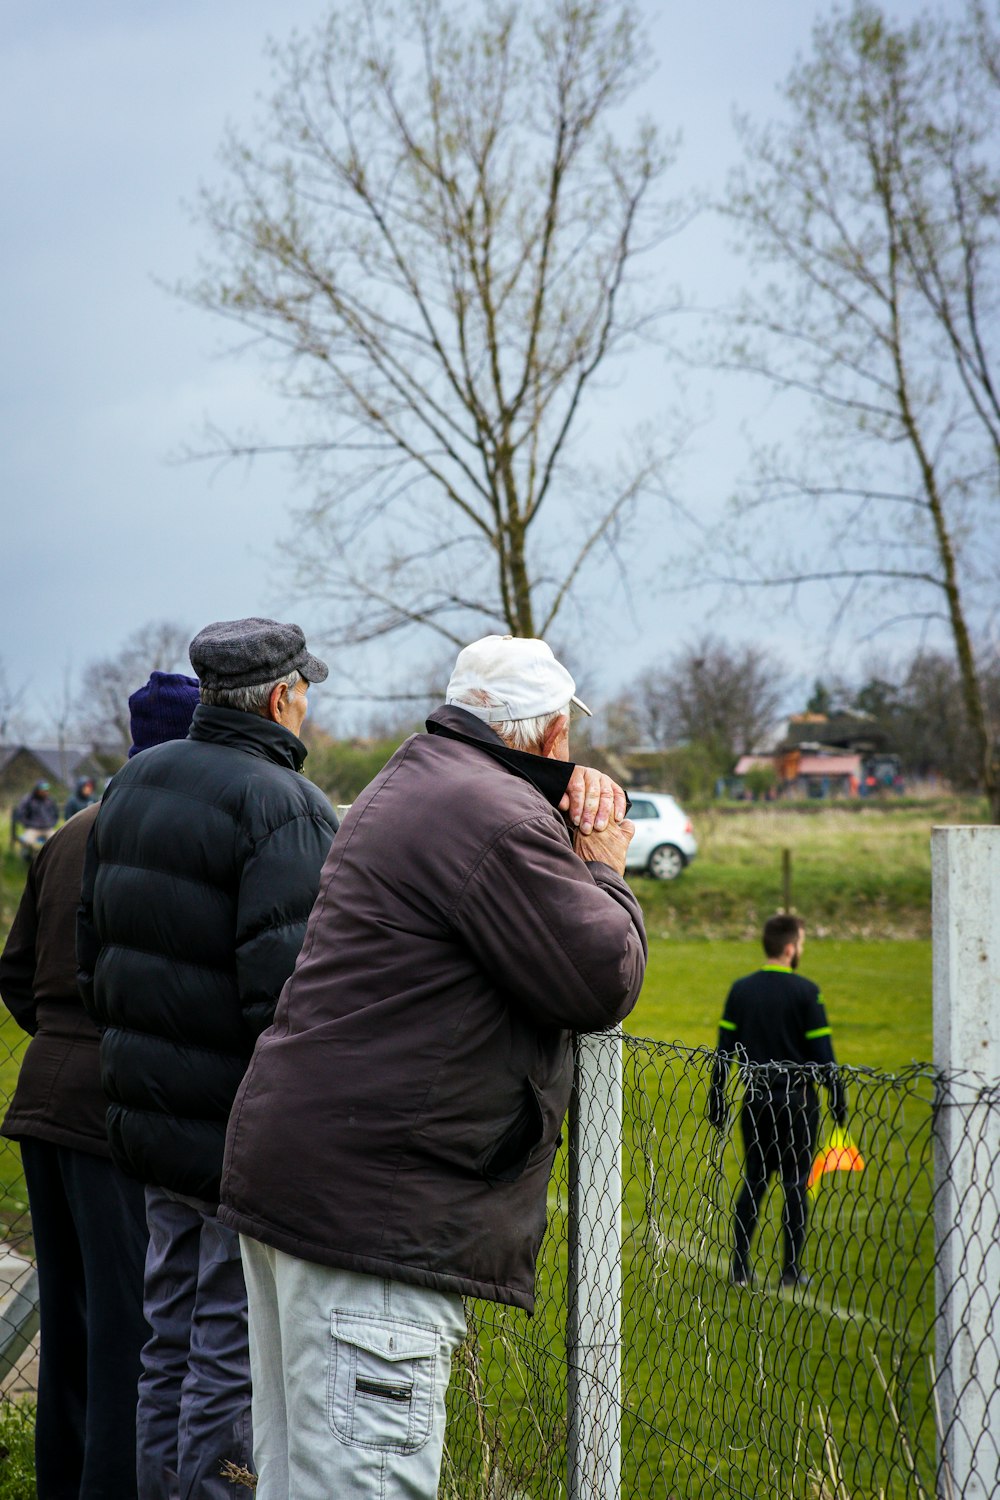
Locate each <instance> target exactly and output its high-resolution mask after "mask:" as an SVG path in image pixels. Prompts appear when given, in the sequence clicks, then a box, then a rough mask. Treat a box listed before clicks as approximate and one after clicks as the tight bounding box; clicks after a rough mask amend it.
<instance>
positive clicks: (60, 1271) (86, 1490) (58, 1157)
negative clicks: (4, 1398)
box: [20, 1138, 149, 1500]
mask: <svg viewBox="0 0 1000 1500" xmlns="http://www.w3.org/2000/svg"><path fill="white" fill-rule="evenodd" d="M20 1146H21V1160H22V1162H23V1163H24V1176H25V1180H26V1182H27V1185H28V1202H29V1205H30V1208H31V1224H32V1231H33V1234H34V1239H35V1257H36V1263H37V1267H38V1289H39V1316H40V1320H41V1338H40V1342H41V1350H40V1356H39V1366H38V1411H37V1416H36V1427H35V1465H36V1471H37V1478H38V1500H134V1496H135V1494H136V1474H135V1408H136V1386H137V1383H138V1379H139V1351H140V1350H141V1348H142V1346H143V1344H144V1342H145V1340H146V1338H147V1337H148V1335H149V1328H148V1325H147V1323H146V1321H145V1318H144V1317H143V1313H142V1272H143V1262H144V1259H145V1254H146V1238H147V1235H146V1213H145V1203H144V1197H143V1190H142V1187H141V1186H140V1184H139V1183H137V1182H131V1181H130V1180H129V1179H128V1178H127V1177H125V1176H123V1175H122V1173H121V1172H119V1171H118V1169H117V1168H116V1167H114V1166H112V1164H111V1162H110V1161H107V1160H106V1159H105V1158H104V1157H100V1156H92V1155H90V1154H89V1153H87V1152H85V1151H75V1150H73V1149H72V1148H71V1147H69V1146H54V1145H52V1144H50V1143H49V1142H48V1141H38V1140H32V1139H27V1138H25V1139H24V1140H22V1141H21V1142H20Z"/></svg>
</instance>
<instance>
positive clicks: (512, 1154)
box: [480, 1078, 545, 1182]
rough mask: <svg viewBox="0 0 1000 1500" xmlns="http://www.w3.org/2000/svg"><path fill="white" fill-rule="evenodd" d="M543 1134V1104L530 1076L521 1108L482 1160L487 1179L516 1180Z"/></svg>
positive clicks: (484, 1174)
mask: <svg viewBox="0 0 1000 1500" xmlns="http://www.w3.org/2000/svg"><path fill="white" fill-rule="evenodd" d="M544 1133H545V1120H544V1117H543V1115H542V1107H541V1105H540V1104H539V1102H538V1095H537V1093H536V1092H535V1086H534V1084H533V1083H532V1082H531V1079H530V1078H529V1079H527V1080H526V1081H525V1085H524V1099H523V1101H522V1104H521V1108H520V1109H519V1110H518V1112H517V1114H516V1116H515V1117H514V1120H513V1122H512V1123H511V1124H510V1125H508V1126H507V1128H506V1129H505V1130H504V1132H503V1134H502V1135H501V1136H500V1139H499V1140H498V1141H497V1142H496V1144H495V1145H494V1146H492V1147H491V1148H490V1150H489V1152H488V1153H487V1155H486V1157H485V1159H484V1161H483V1164H482V1167H481V1169H480V1170H481V1172H482V1175H483V1176H484V1177H485V1178H486V1180H487V1182H516V1181H517V1179H518V1178H519V1177H520V1175H521V1173H522V1172H523V1171H524V1169H525V1167H526V1166H527V1164H528V1157H529V1156H530V1155H531V1153H532V1151H534V1149H535V1147H536V1146H537V1145H538V1144H539V1143H540V1141H541V1139H542V1136H543V1135H544Z"/></svg>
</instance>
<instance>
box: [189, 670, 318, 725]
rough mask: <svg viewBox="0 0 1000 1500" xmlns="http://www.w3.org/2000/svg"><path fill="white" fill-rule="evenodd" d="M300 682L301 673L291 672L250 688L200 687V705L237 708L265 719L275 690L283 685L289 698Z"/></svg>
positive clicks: (256, 683) (257, 683)
mask: <svg viewBox="0 0 1000 1500" xmlns="http://www.w3.org/2000/svg"><path fill="white" fill-rule="evenodd" d="M301 680H302V673H301V672H295V671H292V672H289V673H288V674H287V676H285V677H276V678H275V679H274V681H273V682H255V683H254V684H253V686H252V687H238V688H207V687H202V688H201V690H200V693H199V696H200V698H201V701H202V703H206V704H208V705H210V706H211V707H212V708H237V709H239V711H240V712H241V713H244V714H256V715H257V717H258V718H261V719H266V718H267V705H268V703H269V702H270V698H271V694H272V693H273V692H274V690H275V688H276V687H280V686H281V684H282V683H284V685H285V686H286V687H287V689H288V694H289V697H291V695H292V693H293V692H294V691H295V687H296V684H297V683H299V682H301Z"/></svg>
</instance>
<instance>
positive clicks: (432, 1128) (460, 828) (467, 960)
mask: <svg viewBox="0 0 1000 1500" xmlns="http://www.w3.org/2000/svg"><path fill="white" fill-rule="evenodd" d="M428 728H429V729H430V730H431V733H430V734H427V735H415V736H413V737H412V738H411V739H409V740H407V741H406V743H405V744H404V745H402V746H401V747H400V749H399V750H398V751H397V752H396V754H395V755H394V756H393V757H392V759H391V760H390V761H389V763H388V765H387V766H386V767H385V769H384V770H383V771H382V772H381V774H380V775H379V776H378V777H376V779H375V780H374V781H373V782H372V783H371V785H370V786H369V787H368V788H367V789H366V791H365V792H364V793H363V794H362V795H361V797H360V798H359V799H358V801H357V802H356V803H355V804H354V807H353V808H352V810H351V812H350V813H349V814H348V816H347V818H346V819H345V821H344V824H343V827H342V829H341V831H340V833H339V834H338V836H337V838H336V839H335V840H334V844H333V847H332V849H331V852H330V855H329V857H328V859H327V861H326V864H325V866H324V869H323V874H322V877H321V880H320V888H319V894H318V896H317V898H316V904H315V906H314V907H313V911H312V915H311V917H310V919H309V926H308V928H307V931H306V937H305V942H304V944H303V948H302V953H301V955H300V957H299V961H298V963H297V965H296V968H295V972H294V974H293V975H292V977H291V979H290V980H289V981H288V983H287V984H286V985H285V988H284V990H283V992H282V996H281V1000H280V1001H279V1004H278V1009H277V1013H276V1015H275V1020H274V1025H273V1026H272V1027H271V1028H270V1029H269V1030H268V1031H266V1032H264V1034H263V1035H262V1036H261V1038H260V1040H259V1041H258V1044H257V1047H256V1050H255V1053H254V1057H253V1060H252V1062H251V1064H250V1068H249V1070H248V1072H247V1075H246V1078H245V1080H244V1082H243V1084H242V1086H241V1088H240V1091H239V1093H238V1095H237V1098H236V1102H235V1104H234V1106H233V1112H232V1116H231V1118H230V1125H229V1133H228V1137H227V1142H226V1158H225V1165H224V1168H223V1178H222V1205H223V1206H222V1208H221V1210H220V1214H219V1217H220V1219H221V1220H222V1221H223V1222H224V1223H227V1224H229V1225H230V1226H232V1227H234V1228H236V1229H239V1230H240V1231H241V1232H243V1233H245V1234H248V1235H250V1236H252V1237H254V1238H257V1239H259V1240H262V1241H263V1242H264V1243H265V1244H269V1245H272V1246H275V1247H276V1248H278V1249H280V1250H284V1251H286V1252H288V1253H289V1254H291V1255H295V1256H297V1257H299V1258H300V1259H302V1260H308V1261H314V1262H318V1263H320V1264H323V1265H330V1266H338V1267H343V1268H347V1269H350V1270H356V1271H362V1272H367V1273H370V1274H374V1275H378V1276H387V1277H391V1278H394V1279H396V1280H400V1281H407V1282H413V1283H416V1284H418V1285H421V1286H429V1287H436V1288H439V1289H442V1290H446V1291H452V1292H460V1293H464V1294H468V1295H472V1296H476V1297H485V1298H488V1299H490V1300H493V1301H497V1302H507V1303H512V1304H514V1305H516V1306H520V1307H524V1308H527V1309H528V1310H529V1311H530V1310H531V1308H532V1306H533V1301H534V1268H535V1257H536V1255H537V1252H538V1247H539V1244H540V1242H541V1238H542V1234H543V1232H544V1229H545V1198H546V1184H547V1181H548V1177H549V1171H550V1169H551V1166H552V1160H553V1156H554V1154H555V1150H556V1145H557V1142H558V1136H559V1130H560V1126H561V1123H562V1119H563V1116H564V1114H565V1111H566V1107H567V1104H568V1102H569V1094H570V1087H571V1083H572V1049H571V1032H573V1031H596V1030H601V1029H603V1028H605V1027H608V1026H612V1025H614V1023H615V1022H617V1021H619V1020H621V1019H622V1017H623V1016H625V1015H627V1014H628V1012H629V1011H630V1010H631V1009H632V1006H633V1005H634V1004H635V1001H636V999H637V997H638V994H639V989H640V986H641V984H642V978H643V971H644V968H645V959H646V940H645V934H644V931H643V926H642V917H641V914H640V910H639V905H638V902H637V901H636V899H635V897H634V896H633V894H632V892H631V891H630V889H629V887H628V886H627V885H626V883H625V881H624V880H622V879H621V878H620V877H619V876H618V875H616V874H615V873H614V872H613V871H612V870H611V869H609V868H608V866H606V865H602V864H586V863H584V861H583V860H581V859H580V858H578V856H577V855H576V854H575V853H574V852H573V848H572V844H571V841H570V837H569V834H568V832H567V828H566V824H565V822H564V820H563V818H562V816H561V815H560V814H559V812H558V811H557V810H556V804H557V803H558V801H559V799H560V797H561V795H562V792H563V791H564V790H565V786H566V782H567V781H568V779H569V775H570V772H571V770H572V767H571V766H569V765H566V764H563V763H558V762H553V761H546V760H541V759H540V758H539V757H538V756H532V755H523V754H518V753H517V752H510V751H508V750H507V749H506V747H505V746H503V745H502V744H501V742H500V740H499V739H498V738H497V736H496V735H495V734H494V733H493V731H492V730H491V729H489V728H488V727H487V726H486V725H484V724H482V723H481V722H480V721H479V720H478V719H475V718H474V717H473V716H472V715H470V714H467V713H465V712H464V711H463V710H461V709H457V708H445V709H439V710H438V711H437V712H436V713H435V714H434V715H432V717H431V720H430V721H429V722H428ZM542 788H544V790H542Z"/></svg>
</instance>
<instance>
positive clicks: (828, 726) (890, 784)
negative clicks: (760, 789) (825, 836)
mask: <svg viewBox="0 0 1000 1500" xmlns="http://www.w3.org/2000/svg"><path fill="white" fill-rule="evenodd" d="M765 767H768V768H771V769H773V770H774V772H775V773H776V777H777V785H778V788H779V790H780V794H781V795H782V796H786V797H787V796H791V797H796V796H798V797H856V796H862V797H863V796H867V795H872V794H874V793H875V792H880V791H885V790H887V789H891V790H894V791H899V790H901V785H902V783H901V778H900V763H899V757H898V755H896V754H895V753H894V751H893V748H892V745H891V742H890V739H889V736H888V734H887V733H886V731H885V729H883V727H882V726H881V725H880V724H878V723H876V721H875V720H874V719H872V718H870V717H869V716H868V715H867V714H848V713H840V714H832V715H827V714H793V716H792V717H791V718H790V719H789V720H788V723H787V725H786V726H785V731H784V734H783V735H782V737H781V739H780V740H779V742H778V743H777V744H776V745H775V747H774V749H773V750H771V751H767V752H764V753H760V754H755V755H743V756H741V757H740V759H739V760H738V761H737V763H736V767H735V771H734V776H735V777H737V778H742V777H745V776H746V775H747V773H748V772H750V771H753V770H757V769H763V768H765Z"/></svg>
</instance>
